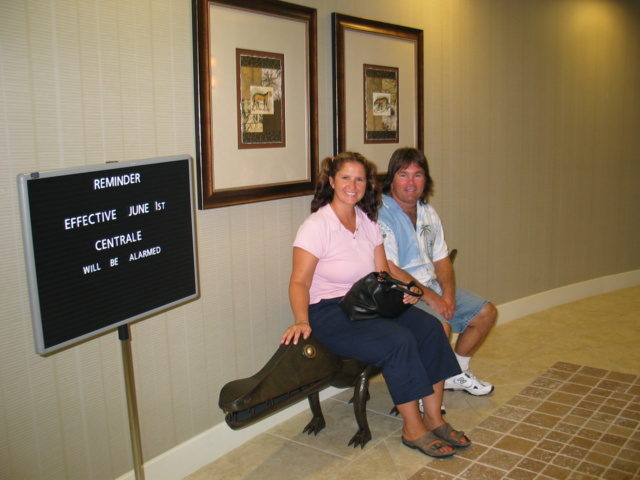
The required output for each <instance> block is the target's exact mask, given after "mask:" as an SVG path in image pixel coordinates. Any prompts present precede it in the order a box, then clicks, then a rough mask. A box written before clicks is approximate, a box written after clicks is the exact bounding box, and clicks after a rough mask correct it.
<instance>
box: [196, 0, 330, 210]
mask: <svg viewBox="0 0 640 480" xmlns="http://www.w3.org/2000/svg"><path fill="white" fill-rule="evenodd" d="M193 9H194V57H195V58H194V68H195V110H196V111H195V113H196V148H197V159H198V167H199V168H198V175H199V178H198V180H199V187H200V188H199V195H198V200H199V201H198V204H199V207H200V208H201V209H207V208H216V207H223V206H229V205H239V204H244V203H251V202H259V201H265V200H272V199H278V198H286V197H293V196H299V195H307V194H311V193H313V189H314V186H315V180H316V176H317V172H318V113H317V112H318V108H317V103H318V98H317V97H318V93H317V92H318V79H317V12H316V10H315V9H313V8H309V7H304V6H301V5H295V4H291V3H286V2H281V1H277V0H193ZM239 52H245V53H246V52H248V54H249V56H252V55H253V56H254V57H258V56H261V55H263V56H265V57H266V58H268V59H279V60H280V62H281V64H280V65H281V68H280V69H279V70H280V73H281V74H282V75H283V78H281V82H282V84H281V85H279V86H278V87H276V90H273V89H272V90H268V89H265V91H264V92H262V91H260V92H257V91H256V93H259V95H264V97H262V100H261V101H264V100H266V99H267V97H269V98H268V99H269V100H272V98H273V95H274V94H275V92H276V91H277V89H278V88H280V87H282V89H281V90H280V93H284V84H285V83H286V98H284V95H283V97H282V98H280V101H281V108H282V112H281V118H280V119H279V120H278V121H277V122H276V124H277V125H280V127H277V126H276V127H274V126H273V125H271V126H264V125H263V126H260V127H259V128H267V129H268V130H269V131H270V132H271V133H274V132H275V133H277V130H278V128H280V129H281V133H282V135H281V138H280V140H278V141H276V142H264V143H262V144H261V140H260V139H259V138H257V137H256V138H253V139H250V140H249V141H243V140H242V115H243V112H242V108H243V103H244V104H245V106H246V101H247V98H248V97H247V96H248V95H249V96H250V95H251V94H250V93H246V92H250V91H251V89H250V87H251V86H254V87H255V86H261V85H260V80H259V79H258V80H256V81H255V82H254V83H255V84H252V85H250V86H244V87H243V86H242V85H241V83H242V81H243V77H242V74H241V71H240V66H239V64H238V61H239V54H240V53H239ZM285 65H286V68H285ZM277 69H278V68H276V70H277ZM271 71H272V72H273V69H271ZM285 76H286V82H285ZM244 78H245V81H246V78H249V77H244ZM257 78H259V75H258V76H257ZM245 87H249V88H245ZM268 91H271V92H272V93H271V97H270V96H269V94H268V93H266V92H268ZM256 98H257V99H258V100H260V97H256ZM265 107H266V108H273V104H269V105H265V104H256V109H258V110H259V109H260V108H265ZM285 112H286V113H285ZM245 113H246V112H245ZM285 119H286V122H285ZM280 120H281V121H280ZM278 122H280V123H278Z"/></svg>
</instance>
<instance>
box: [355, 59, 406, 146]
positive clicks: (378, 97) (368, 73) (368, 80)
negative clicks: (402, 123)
mask: <svg viewBox="0 0 640 480" xmlns="http://www.w3.org/2000/svg"><path fill="white" fill-rule="evenodd" d="M363 71H364V74H363V77H364V102H363V105H364V143H398V141H399V130H398V128H399V127H398V117H399V114H400V111H399V109H400V102H399V100H398V94H399V92H398V69H397V68H393V67H379V66H376V65H364V68H363Z"/></svg>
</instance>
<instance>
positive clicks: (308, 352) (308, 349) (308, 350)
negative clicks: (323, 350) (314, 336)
mask: <svg viewBox="0 0 640 480" xmlns="http://www.w3.org/2000/svg"><path fill="white" fill-rule="evenodd" d="M302 353H303V354H304V356H305V357H307V358H316V349H315V347H314V346H313V345H305V346H304V348H303V349H302Z"/></svg>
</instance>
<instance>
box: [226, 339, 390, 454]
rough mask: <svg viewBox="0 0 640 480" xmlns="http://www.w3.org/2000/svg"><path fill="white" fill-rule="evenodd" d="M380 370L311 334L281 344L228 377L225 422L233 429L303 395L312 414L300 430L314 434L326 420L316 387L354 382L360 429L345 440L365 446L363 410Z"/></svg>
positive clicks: (366, 428) (367, 437) (366, 433)
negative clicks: (251, 369)
mask: <svg viewBox="0 0 640 480" xmlns="http://www.w3.org/2000/svg"><path fill="white" fill-rule="evenodd" d="M379 373H380V369H379V368H377V367H374V366H371V365H365V364H364V363H361V362H359V361H357V360H354V359H352V358H346V357H340V356H337V355H334V354H333V353H331V352H330V351H329V349H327V347H325V346H324V345H322V344H321V343H320V342H319V341H318V340H316V339H315V338H314V337H313V335H311V336H310V337H309V338H308V339H307V340H303V339H300V341H299V342H298V344H297V345H294V344H293V343H291V344H290V345H281V346H280V347H279V348H278V350H277V351H276V353H275V354H274V355H273V356H272V357H271V359H270V360H269V361H268V362H267V364H266V365H265V366H264V367H263V368H262V369H261V370H260V371H259V372H258V373H256V374H255V375H253V376H252V377H249V378H242V379H239V380H234V381H231V382H229V383H227V384H226V385H225V386H224V387H222V390H221V391H220V400H219V402H218V405H219V406H220V408H221V409H222V411H223V412H224V413H225V421H226V422H227V425H229V427H231V428H232V429H234V430H236V429H239V428H242V427H246V426H248V425H252V424H254V423H256V422H258V421H260V420H262V419H263V418H265V417H267V416H269V415H272V414H274V413H276V412H278V411H280V410H282V409H284V408H285V407H288V406H289V405H292V404H294V403H296V402H298V401H300V400H303V399H304V398H307V399H308V400H309V406H310V407H311V413H312V414H313V418H312V419H311V421H310V422H309V423H308V424H307V426H306V427H305V428H304V430H303V433H307V434H309V435H311V433H313V434H314V435H317V434H318V432H319V431H320V430H322V429H323V428H324V427H325V425H326V424H325V420H324V416H323V414H322V408H321V407H320V394H319V392H320V391H321V390H322V389H324V388H326V387H328V386H333V387H336V388H347V387H353V388H354V395H353V398H352V401H353V409H354V413H355V417H356V423H357V425H358V430H357V432H356V433H355V435H354V436H353V437H352V438H351V440H350V441H349V443H348V445H353V446H354V448H356V447H358V446H360V447H361V448H364V446H365V444H366V443H367V442H368V441H369V440H371V431H370V430H369V424H368V422H367V410H366V404H367V400H368V399H369V380H370V379H371V378H372V377H373V376H375V375H377V374H379Z"/></svg>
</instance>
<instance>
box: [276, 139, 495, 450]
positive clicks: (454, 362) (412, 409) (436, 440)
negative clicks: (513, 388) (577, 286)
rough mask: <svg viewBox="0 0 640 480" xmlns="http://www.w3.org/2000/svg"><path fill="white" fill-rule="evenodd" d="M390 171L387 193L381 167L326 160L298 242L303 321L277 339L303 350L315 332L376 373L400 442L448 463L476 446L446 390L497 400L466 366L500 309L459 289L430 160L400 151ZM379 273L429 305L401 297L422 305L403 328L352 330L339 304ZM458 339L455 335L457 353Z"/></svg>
mask: <svg viewBox="0 0 640 480" xmlns="http://www.w3.org/2000/svg"><path fill="white" fill-rule="evenodd" d="M387 172H388V173H387V176H386V178H385V180H384V182H383V184H382V186H379V185H378V182H377V178H376V167H375V165H374V164H372V163H371V162H370V161H369V160H367V159H366V158H364V157H363V156H362V155H360V154H359V153H355V152H343V153H340V154H339V155H337V156H335V157H327V158H325V159H324V160H323V162H322V165H321V171H320V175H319V178H318V183H317V186H316V190H315V195H314V197H313V200H312V202H311V215H310V216H309V217H307V219H306V220H305V221H304V222H303V224H302V225H301V226H300V228H299V230H298V233H297V235H296V238H295V240H294V243H293V269H292V274H291V280H290V284H289V299H290V302H291V308H292V311H293V315H294V320H295V323H294V324H293V325H291V326H290V327H289V328H287V330H286V331H285V332H284V334H283V335H282V339H281V342H282V343H284V344H289V343H290V342H294V343H297V342H298V340H299V339H300V338H301V337H302V338H305V339H306V338H308V337H309V335H310V334H311V332H312V331H313V335H314V336H315V337H316V338H317V339H318V340H320V341H321V342H322V343H323V344H324V345H325V346H327V348H329V350H331V351H332V352H333V353H334V354H336V355H341V356H345V357H351V358H355V359H356V360H359V361H361V362H363V363H366V364H368V365H375V366H377V367H379V368H380V369H381V371H382V375H383V377H384V379H385V381H386V384H387V387H388V389H389V393H390V395H391V398H392V400H393V403H394V405H396V407H397V409H398V412H399V413H400V415H401V416H402V419H403V427H402V442H403V444H405V445H406V446H408V447H410V448H414V449H417V450H419V451H421V452H422V453H424V454H425V455H429V456H432V457H448V456H451V455H453V454H455V453H456V449H459V448H466V447H468V446H469V445H471V440H470V439H469V438H468V437H467V436H466V435H465V434H464V432H462V431H457V430H455V429H453V427H451V425H449V424H448V423H447V422H445V420H444V419H443V417H442V410H441V408H442V398H443V392H444V390H445V389H446V390H459V391H465V392H467V393H469V394H471V395H476V396H482V395H488V394H489V393H491V392H492V391H493V386H492V385H490V384H488V383H486V382H482V381H480V380H479V379H477V378H476V376H475V375H474V374H473V372H472V371H471V370H470V368H469V362H470V360H471V357H472V355H473V354H474V353H475V351H476V350H477V349H478V348H479V347H480V345H481V344H482V342H483V341H484V339H485V338H486V336H487V334H488V333H489V330H490V329H491V327H492V326H493V324H494V323H495V319H496V315H497V311H496V308H495V306H494V305H493V304H492V303H490V302H488V301H487V300H485V299H483V298H481V297H479V296H478V295H476V294H474V293H471V292H468V291H466V290H463V289H461V288H459V287H456V285H455V276H454V270H453V266H452V263H451V260H450V259H449V252H448V249H447V245H446V243H445V240H444V233H443V229H442V224H441V221H440V218H439V217H438V214H437V213H436V211H435V210H434V209H433V207H432V206H431V205H429V203H428V200H429V196H430V194H431V193H432V184H433V182H432V180H431V177H430V175H429V166H428V164H427V160H426V158H425V156H424V155H423V154H422V152H420V151H419V150H417V149H414V148H400V149H398V150H396V151H395V152H394V153H393V155H392V157H391V159H390V161H389V167H388V170H387ZM381 194H382V201H381ZM372 271H386V272H389V273H390V274H391V275H392V276H393V277H395V278H397V279H399V280H402V281H405V282H409V281H414V282H416V284H417V285H418V286H419V287H420V288H421V289H422V291H423V294H422V296H421V297H420V298H419V299H418V298H416V297H413V296H411V295H408V294H405V296H404V300H403V301H404V302H405V303H409V304H413V305H414V306H415V307H417V308H409V309H408V310H406V311H405V312H404V313H403V314H402V315H400V316H399V317H397V318H395V319H387V318H375V319H372V320H366V321H360V322H353V321H351V320H350V319H349V317H348V316H347V315H346V314H345V313H344V312H343V311H342V309H341V308H340V306H339V305H338V302H339V301H340V299H341V298H342V297H343V296H344V295H345V294H346V293H347V291H348V290H349V289H350V288H351V286H352V285H353V284H354V283H355V282H356V281H357V280H359V279H360V278H362V277H363V276H365V275H367V274H368V273H370V272H372ZM443 327H444V328H443ZM452 331H453V332H457V333H458V334H459V335H458V339H457V341H456V344H455V351H453V350H452V349H451V346H450V344H449V336H450V334H451V332H452Z"/></svg>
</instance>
